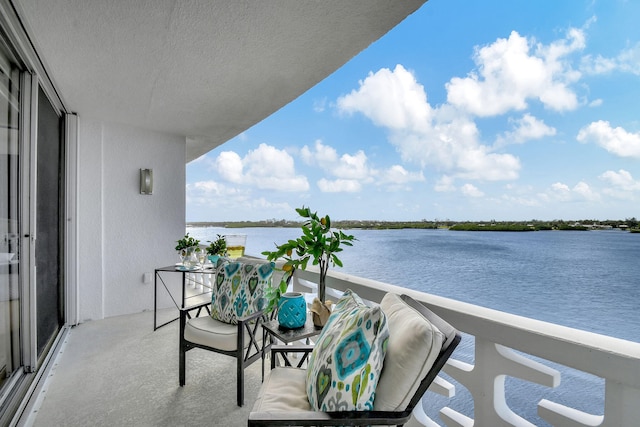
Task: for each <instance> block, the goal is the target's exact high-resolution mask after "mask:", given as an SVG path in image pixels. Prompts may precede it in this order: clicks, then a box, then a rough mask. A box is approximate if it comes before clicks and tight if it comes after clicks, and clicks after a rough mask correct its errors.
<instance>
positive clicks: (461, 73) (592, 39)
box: [186, 0, 640, 221]
mask: <svg viewBox="0 0 640 427" xmlns="http://www.w3.org/2000/svg"><path fill="white" fill-rule="evenodd" d="M639 19H640V2H637V1H632V0H627V1H622V0H607V1H604V0H590V1H582V0H567V1H557V0H556V1H552V0H543V1H537V2H531V1H515V0H514V1H504V0H495V1H494V0H489V1H482V2H479V1H476V0H430V1H428V2H427V3H426V4H425V5H424V6H422V8H421V9H419V10H418V11H417V12H415V13H414V14H413V15H411V16H409V17H408V18H407V19H406V20H405V21H403V22H402V23H400V24H399V25H398V26H397V27H396V28H394V29H393V30H392V31H390V32H389V33H388V34H387V35H385V36H384V37H383V38H381V39H380V40H378V41H377V42H375V43H373V44H372V45H371V46H370V47H369V48H368V49H366V50H365V51H363V52H361V53H360V54H359V55H358V56H356V57H355V58H353V59H352V60H351V61H350V62H348V63H347V64H345V65H344V66H343V67H342V68H341V69H339V70H337V71H336V72H335V73H334V74H332V75H331V76H329V77H328V78H326V79H325V80H324V81H322V82H321V83H319V84H318V85H317V86H315V87H314V88H311V89H310V90H309V91H307V92H306V93H305V94H303V95H302V96H300V97H299V98H298V99H296V100H295V101H293V102H291V103H290V104H289V105H287V106H285V107H284V108H282V109H281V110H280V111H278V112H276V113H275V114H273V115H272V116H270V117H268V118H266V119H265V120H263V121H262V122H261V123H258V124H257V125H255V126H253V127H252V128H250V129H248V130H247V131H246V132H244V133H242V134H241V135H239V136H237V137H236V138H234V139H232V140H230V141H228V142H227V143H225V144H223V145H222V146H220V147H218V148H216V149H215V150H212V151H211V152H209V153H207V154H206V155H204V156H202V157H200V158H199V159H196V160H194V161H192V162H190V163H189V164H188V165H187V188H186V195H187V196H186V197H187V201H186V203H187V208H186V219H187V221H228V220H252V221H255V220H263V219H296V217H297V214H296V212H295V210H294V209H295V208H296V207H300V206H302V205H306V206H310V207H311V209H312V210H317V211H319V213H321V214H330V215H331V217H332V218H334V219H345V220H346V219H378V220H422V219H427V220H435V219H438V220H444V219H451V220H492V219H495V220H498V221H508V220H531V219H539V220H552V219H565V220H569V219H587V218H588V219H600V220H605V219H625V218H630V217H636V218H640V203H638V202H639V201H640V25H638V20H639Z"/></svg>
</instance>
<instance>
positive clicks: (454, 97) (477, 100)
mask: <svg viewBox="0 0 640 427" xmlns="http://www.w3.org/2000/svg"><path fill="white" fill-rule="evenodd" d="M584 47H585V37H584V33H583V31H582V30H578V29H570V30H569V31H568V32H567V37H566V39H562V40H558V41H555V42H553V43H551V44H550V45H548V46H545V45H542V44H537V45H535V46H534V41H533V40H528V39H527V38H526V37H522V36H520V35H519V34H518V33H517V32H516V31H513V32H511V34H510V36H509V38H508V39H498V40H496V41H495V42H494V43H493V44H491V45H488V46H484V47H482V48H476V52H475V55H474V61H475V63H476V65H477V66H478V71H477V72H472V73H470V74H469V75H468V76H467V77H465V78H460V77H454V78H452V79H451V80H450V81H449V83H447V85H446V87H447V100H448V102H449V103H450V104H452V105H454V106H456V107H458V108H460V109H462V110H464V111H468V112H470V113H471V114H473V115H476V116H479V117H488V116H495V115H500V114H504V113H506V112H508V111H510V110H523V109H525V108H527V101H528V100H529V99H537V100H539V101H540V102H542V104H544V106H545V107H547V108H550V109H552V110H556V111H566V110H573V109H575V108H576V107H577V106H578V100H577V96H576V94H575V92H574V91H573V90H572V89H571V87H570V85H571V84H572V83H574V82H576V81H577V80H578V79H579V78H580V73H579V72H577V71H575V70H573V69H572V68H571V67H570V66H569V65H568V62H567V61H566V60H565V57H566V56H568V55H570V54H571V53H573V52H576V51H578V50H581V49H583V48H584Z"/></svg>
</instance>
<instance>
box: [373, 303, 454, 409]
mask: <svg viewBox="0 0 640 427" xmlns="http://www.w3.org/2000/svg"><path fill="white" fill-rule="evenodd" d="M380 307H382V310H383V311H384V312H385V314H386V316H387V322H388V324H389V345H388V347H387V354H386V357H385V361H384V368H383V369H382V373H381V375H380V381H379V382H378V387H377V390H376V399H375V403H374V409H375V410H377V411H395V410H398V409H404V408H406V407H407V405H408V404H409V401H410V400H411V398H412V397H413V395H414V394H415V392H416V390H417V389H418V386H419V385H420V381H422V379H423V378H424V377H425V376H426V375H427V372H428V371H429V370H430V369H431V366H433V363H434V362H435V360H436V358H437V357H438V353H439V352H440V349H441V348H442V341H443V334H442V332H440V330H438V328H436V327H435V326H434V325H433V324H432V323H431V322H429V320H427V319H426V318H424V317H423V316H422V315H421V314H420V313H419V312H418V311H417V310H415V309H414V308H412V307H411V306H409V305H408V304H407V303H406V302H405V301H404V300H402V298H400V296H399V295H396V294H387V295H385V296H384V298H383V299H382V301H381V302H380Z"/></svg>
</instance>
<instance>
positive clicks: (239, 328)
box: [178, 260, 274, 406]
mask: <svg viewBox="0 0 640 427" xmlns="http://www.w3.org/2000/svg"><path fill="white" fill-rule="evenodd" d="M273 267H274V264H273V263H269V262H265V261H264V260H263V261H246V260H243V261H228V260H221V261H219V262H218V265H217V266H216V269H217V271H216V273H215V282H214V284H213V286H212V297H211V302H206V303H203V304H199V305H194V306H191V307H186V308H183V309H181V310H180V343H179V362H178V363H179V368H178V370H179V383H180V386H184V385H185V376H186V375H185V371H186V353H187V352H188V351H189V350H192V349H194V348H199V349H203V350H208V351H213V352H216V353H220V354H224V355H227V356H231V357H234V358H236V360H237V365H236V366H237V374H236V377H237V378H236V383H237V384H236V392H237V403H238V406H242V405H243V404H244V369H245V368H246V367H247V366H249V365H251V364H252V363H254V362H256V361H257V360H261V359H262V352H263V346H262V335H263V334H262V328H261V325H262V323H263V322H264V321H265V320H266V317H267V316H266V315H265V313H264V307H265V304H266V301H265V295H264V292H265V289H266V288H267V287H268V286H269V285H270V283H271V278H272V275H273ZM204 313H206V315H201V314H204Z"/></svg>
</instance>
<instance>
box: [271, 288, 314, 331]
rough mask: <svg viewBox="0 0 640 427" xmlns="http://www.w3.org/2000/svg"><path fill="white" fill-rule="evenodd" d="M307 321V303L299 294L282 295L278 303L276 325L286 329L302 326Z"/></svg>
mask: <svg viewBox="0 0 640 427" xmlns="http://www.w3.org/2000/svg"><path fill="white" fill-rule="evenodd" d="M306 321H307V303H306V301H305V300H304V295H302V294H301V293H300V292H287V293H284V294H282V296H281V297H280V301H278V323H280V326H282V327H283V328H287V329H296V328H301V327H303V326H304V324H305V322H306Z"/></svg>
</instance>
